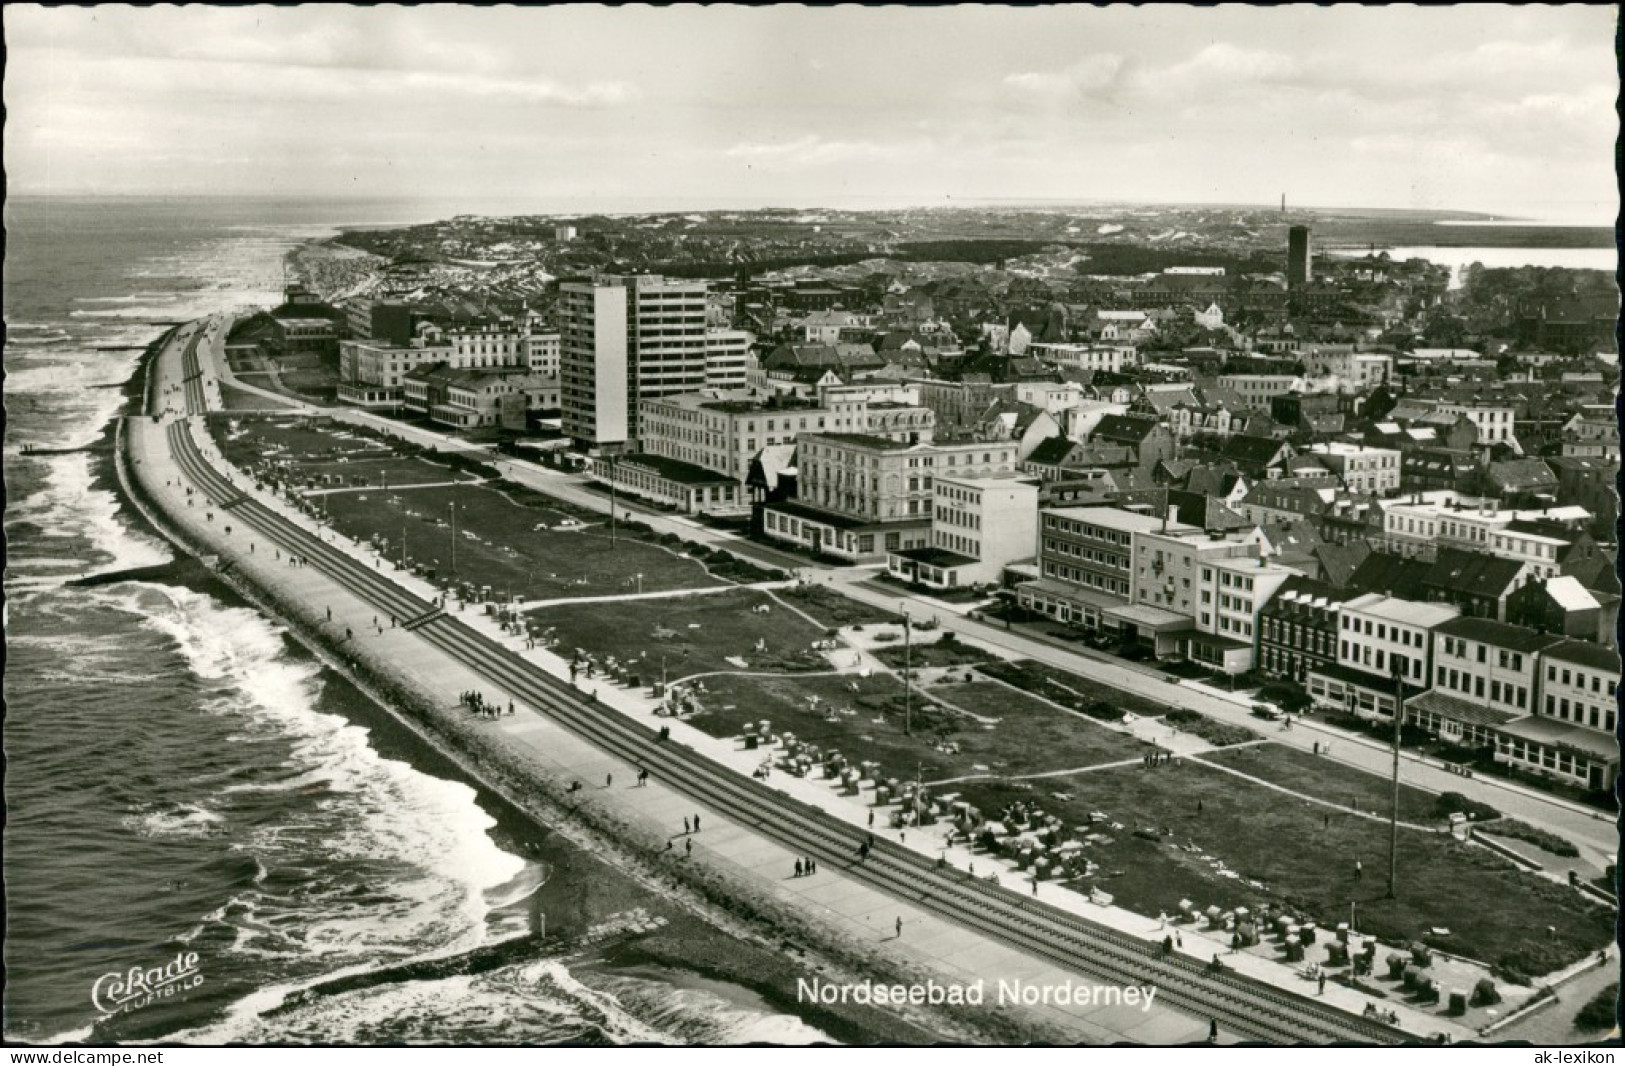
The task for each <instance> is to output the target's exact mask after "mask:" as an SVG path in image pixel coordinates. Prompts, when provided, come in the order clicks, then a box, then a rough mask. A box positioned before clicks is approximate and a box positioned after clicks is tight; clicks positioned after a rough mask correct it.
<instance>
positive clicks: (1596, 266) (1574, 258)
mask: <svg viewBox="0 0 1625 1066" xmlns="http://www.w3.org/2000/svg"><path fill="white" fill-rule="evenodd" d="M1387 251H1388V254H1389V255H1390V256H1392V257H1393V258H1394V259H1397V260H1400V261H1402V262H1403V261H1404V260H1406V259H1426V260H1427V261H1428V262H1430V263H1437V264H1439V265H1440V266H1445V267H1449V268H1450V287H1451V288H1452V289H1459V288H1461V287H1462V285H1464V284H1465V283H1466V273H1467V268H1468V267H1470V266H1472V265H1473V264H1475V263H1478V264H1481V265H1483V266H1486V267H1521V266H1537V267H1567V268H1569V269H1571V270H1606V271H1608V272H1609V273H1610V274H1612V273H1614V272H1615V270H1616V269H1617V268H1618V266H1619V251H1618V250H1617V249H1614V248H1479V247H1471V246H1466V247H1454V246H1449V245H1417V246H1414V247H1403V248H1389V249H1387Z"/></svg>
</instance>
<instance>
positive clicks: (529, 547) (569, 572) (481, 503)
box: [319, 485, 726, 600]
mask: <svg viewBox="0 0 1625 1066" xmlns="http://www.w3.org/2000/svg"><path fill="white" fill-rule="evenodd" d="M453 504H455V505H456V519H455V521H456V533H455V535H454V534H453V532H452V505H453ZM319 506H320V508H321V510H322V512H323V513H324V514H325V515H327V516H328V520H329V521H330V523H331V524H332V525H333V526H334V527H335V528H336V529H338V530H339V531H340V532H342V533H344V534H345V535H346V536H350V537H354V538H356V539H358V540H364V541H372V540H373V538H375V537H376V538H381V541H382V542H383V543H384V544H385V545H386V551H385V554H386V555H387V556H388V557H389V558H390V559H392V560H398V559H399V558H400V555H401V544H402V540H401V538H403V537H404V538H405V555H406V557H407V558H408V559H411V560H416V561H418V562H420V563H423V564H425V565H427V566H431V567H433V568H434V570H435V572H436V575H437V577H438V578H439V579H441V580H446V579H453V580H456V581H458V582H460V583H463V584H471V585H475V586H482V585H489V586H490V587H491V589H492V592H493V594H494V595H495V596H496V597H497V598H499V599H503V600H507V599H510V598H512V597H515V596H517V597H519V598H520V599H525V600H535V599H565V598H572V599H573V598H579V597H582V596H619V595H627V594H633V593H638V592H664V591H668V590H672V589H693V588H709V587H714V586H717V585H722V584H726V582H725V581H723V580H722V579H720V578H717V577H714V576H712V575H711V574H710V573H709V572H708V571H707V570H706V568H705V566H704V565H703V564H702V563H700V562H699V561H698V560H696V559H693V558H690V557H689V556H687V555H685V554H683V553H681V552H678V551H673V550H671V549H668V548H665V547H662V546H659V545H655V544H649V543H646V542H644V541H641V540H637V539H635V538H632V537H618V538H616V539H615V540H611V539H610V537H609V533H608V530H607V529H606V528H604V527H603V526H600V525H583V526H581V527H579V528H568V529H563V528H560V526H559V523H560V521H561V518H562V516H561V515H559V514H557V513H547V512H546V511H543V510H539V509H537V508H534V507H529V506H525V505H523V504H518V503H515V502H514V501H513V500H511V499H509V498H508V496H507V495H505V494H504V493H503V492H502V491H500V490H498V489H495V488H490V487H487V486H484V485H464V486H456V487H449V486H448V487H444V488H425V489H407V490H402V491H399V492H397V491H395V490H388V491H384V490H379V491H376V492H356V493H331V494H328V495H326V496H323V497H319ZM453 543H455V544H456V548H455V552H454V551H453V548H452V545H453Z"/></svg>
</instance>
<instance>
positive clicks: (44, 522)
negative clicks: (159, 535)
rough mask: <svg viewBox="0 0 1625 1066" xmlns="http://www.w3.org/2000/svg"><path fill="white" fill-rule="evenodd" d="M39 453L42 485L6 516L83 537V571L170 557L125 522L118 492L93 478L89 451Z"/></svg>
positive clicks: (152, 563) (51, 531)
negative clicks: (99, 485) (87, 563)
mask: <svg viewBox="0 0 1625 1066" xmlns="http://www.w3.org/2000/svg"><path fill="white" fill-rule="evenodd" d="M42 459H43V461H44V462H45V463H46V473H45V477H44V480H43V485H42V488H41V490H40V491H39V492H36V493H34V494H33V495H31V496H29V497H27V498H26V499H24V500H22V501H21V502H20V503H18V504H17V505H16V506H15V507H13V508H12V509H11V513H10V514H9V515H8V519H9V520H10V521H22V522H30V523H33V524H35V525H37V526H39V527H40V529H41V530H42V531H43V532H44V533H45V534H46V535H47V536H50V535H53V534H54V535H56V536H62V537H74V538H79V539H82V540H84V541H85V543H86V546H87V547H88V548H89V553H87V555H88V556H89V558H88V559H86V561H90V562H91V563H92V567H91V568H90V570H88V571H87V572H103V571H111V570H124V569H128V568H131V567H138V566H157V565H158V564H160V563H165V562H168V561H169V560H170V559H171V558H172V556H171V555H170V553H169V551H168V550H167V548H166V547H165V546H164V545H163V543H162V542H160V541H157V540H154V539H153V538H152V537H150V536H148V535H146V534H144V533H138V532H136V531H135V530H133V529H131V528H130V527H129V526H128V525H127V524H126V523H125V521H124V519H123V517H122V516H121V515H120V513H119V503H118V498H117V497H115V496H114V495H113V494H112V493H111V492H109V491H107V490H106V489H101V488H97V487H96V486H95V485H94V484H93V481H94V473H93V471H92V469H91V462H92V457H91V456H90V455H87V454H75V455H54V456H48V457H42ZM82 558H83V557H82ZM81 565H83V563H81Z"/></svg>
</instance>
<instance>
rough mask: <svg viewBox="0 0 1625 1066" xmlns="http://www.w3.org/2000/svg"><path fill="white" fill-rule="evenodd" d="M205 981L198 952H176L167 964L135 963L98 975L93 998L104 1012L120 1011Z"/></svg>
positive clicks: (91, 995) (166, 996) (92, 1001)
mask: <svg viewBox="0 0 1625 1066" xmlns="http://www.w3.org/2000/svg"><path fill="white" fill-rule="evenodd" d="M202 983H203V970H202V967H201V965H200V964H199V963H198V957H197V952H195V951H187V952H182V953H181V954H179V955H176V956H175V957H174V958H173V959H172V960H170V962H169V963H168V964H166V965H164V966H154V967H150V968H147V969H143V968H142V967H140V966H132V967H130V968H129V969H128V970H125V971H124V972H122V973H121V972H118V971H116V970H115V971H113V972H111V973H104V974H102V975H101V976H100V977H98V978H96V983H95V984H94V985H92V986H91V987H90V1002H91V1003H92V1004H94V1005H95V1007H96V1009H97V1010H98V1011H101V1012H102V1013H103V1014H120V1013H124V1012H127V1011H132V1010H136V1009H137V1008H139V1007H145V1006H147V1005H148V1004H150V1003H152V1002H154V1001H156V1000H160V999H168V998H169V997H170V996H173V995H176V994H177V993H180V992H184V991H187V990H189V989H193V988H196V987H197V986H198V985H201V984H202Z"/></svg>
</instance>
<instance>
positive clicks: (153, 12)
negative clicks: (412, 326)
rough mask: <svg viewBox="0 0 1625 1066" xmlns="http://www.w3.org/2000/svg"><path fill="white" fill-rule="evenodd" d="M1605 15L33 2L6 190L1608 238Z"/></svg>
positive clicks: (20, 19) (12, 99) (14, 33)
mask: <svg viewBox="0 0 1625 1066" xmlns="http://www.w3.org/2000/svg"><path fill="white" fill-rule="evenodd" d="M1614 20H1615V14H1614V9H1613V8H1612V7H1611V6H1594V7H1557V8H1552V7H1521V8H1520V7H1500V6H1494V5H1475V4H1469V5H1462V6H1457V7H1452V8H1432V9H1416V8H1386V9H1359V8H1346V9H1345V8H1336V9H1331V10H1327V9H1324V8H1314V7H1308V6H1305V7H1302V8H1296V9H1290V10H1279V9H1268V8H1249V7H1235V8H1219V9H1216V10H1215V9H1195V10H1193V9H1179V8H1170V7H1161V6H1150V7H1142V8H1138V9H1136V8H1130V7H1124V8H1111V9H1107V10H1099V9H1094V8H1088V7H1065V6H1062V7H1058V8H1047V9H1035V10H1009V9H998V8H975V7H967V8H962V9H941V8H935V9H929V8H928V9H913V10H910V9H900V8H892V9H883V10H870V9H861V8H841V9H812V10H809V9H800V8H780V9H763V8H755V9H748V8H735V9H717V8H710V9H702V8H686V9H685V8H679V9H675V10H640V9H624V8H623V9H599V8H583V7H575V6H571V7H564V8H556V9H542V10H526V9H517V10H516V9H511V8H510V9H496V10H482V9H462V8H456V7H439V8H418V9H402V8H394V9H369V8H346V7H342V6H338V5H334V6H331V7H329V6H311V7H304V8H221V9H200V8H195V7H194V8H186V9H177V8H167V9H136V8H122V7H107V6H99V7H94V8H91V9H75V8H59V9H41V8H37V7H28V6H22V5H8V6H7V7H6V9H5V14H4V23H5V35H6V43H7V45H8V47H9V49H10V52H9V55H8V56H7V62H6V72H5V103H6V106H7V107H8V108H9V109H10V115H9V120H8V123H7V128H6V133H5V164H6V168H7V171H8V173H9V178H10V182H11V189H12V191H13V192H16V193H53V192H64V193H65V192H98V193H162V192H172V193H180V192H210V193H214V192H219V193H234V194H265V195H278V194H301V195H303V194H320V195H329V194H365V195H369V196H397V195H401V196H411V195H416V196H426V197H430V198H433V199H436V200H442V201H444V200H448V199H455V198H457V197H461V196H468V197H470V198H471V199H472V198H482V199H490V198H496V197H514V196H527V197H535V198H536V199H537V200H538V201H546V200H549V199H566V198H585V197H605V198H609V197H619V198H626V197H654V198H663V197H671V198H673V199H679V198H681V199H686V200H694V199H702V200H706V201H713V200H714V201H715V203H716V206H733V205H749V204H754V203H762V202H775V203H782V204H786V205H795V204H804V205H814V204H819V203H849V202H852V201H854V200H856V199H857V198H873V199H875V200H877V201H880V200H884V201H908V202H918V203H922V204H930V203H943V202H947V201H949V200H954V201H964V200H980V199H989V198H1006V197H1008V198H1034V199H1074V200H1089V199H1112V200H1147V201H1184V202H1198V201H1220V202H1243V203H1270V202H1274V201H1275V200H1276V199H1277V198H1278V197H1279V196H1280V194H1281V193H1282V192H1285V193H1286V194H1287V196H1288V197H1289V199H1290V200H1291V201H1293V202H1295V203H1299V204H1305V205H1326V206H1335V205H1346V206H1373V207H1454V208H1462V209H1468V210H1473V209H1478V210H1489V211H1504V212H1513V213H1531V212H1536V213H1539V214H1541V215H1568V216H1583V217H1588V218H1590V219H1592V220H1594V221H1596V222H1597V223H1600V224H1608V223H1611V222H1612V220H1613V216H1614V209H1615V205H1616V203H1617V197H1616V195H1615V177H1614V164H1613V144H1614V137H1615V131H1616V121H1615V115H1614V101H1615V97H1616V95H1617V91H1618V76H1617V67H1616V63H1615V59H1614V32H1615V25H1614Z"/></svg>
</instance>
